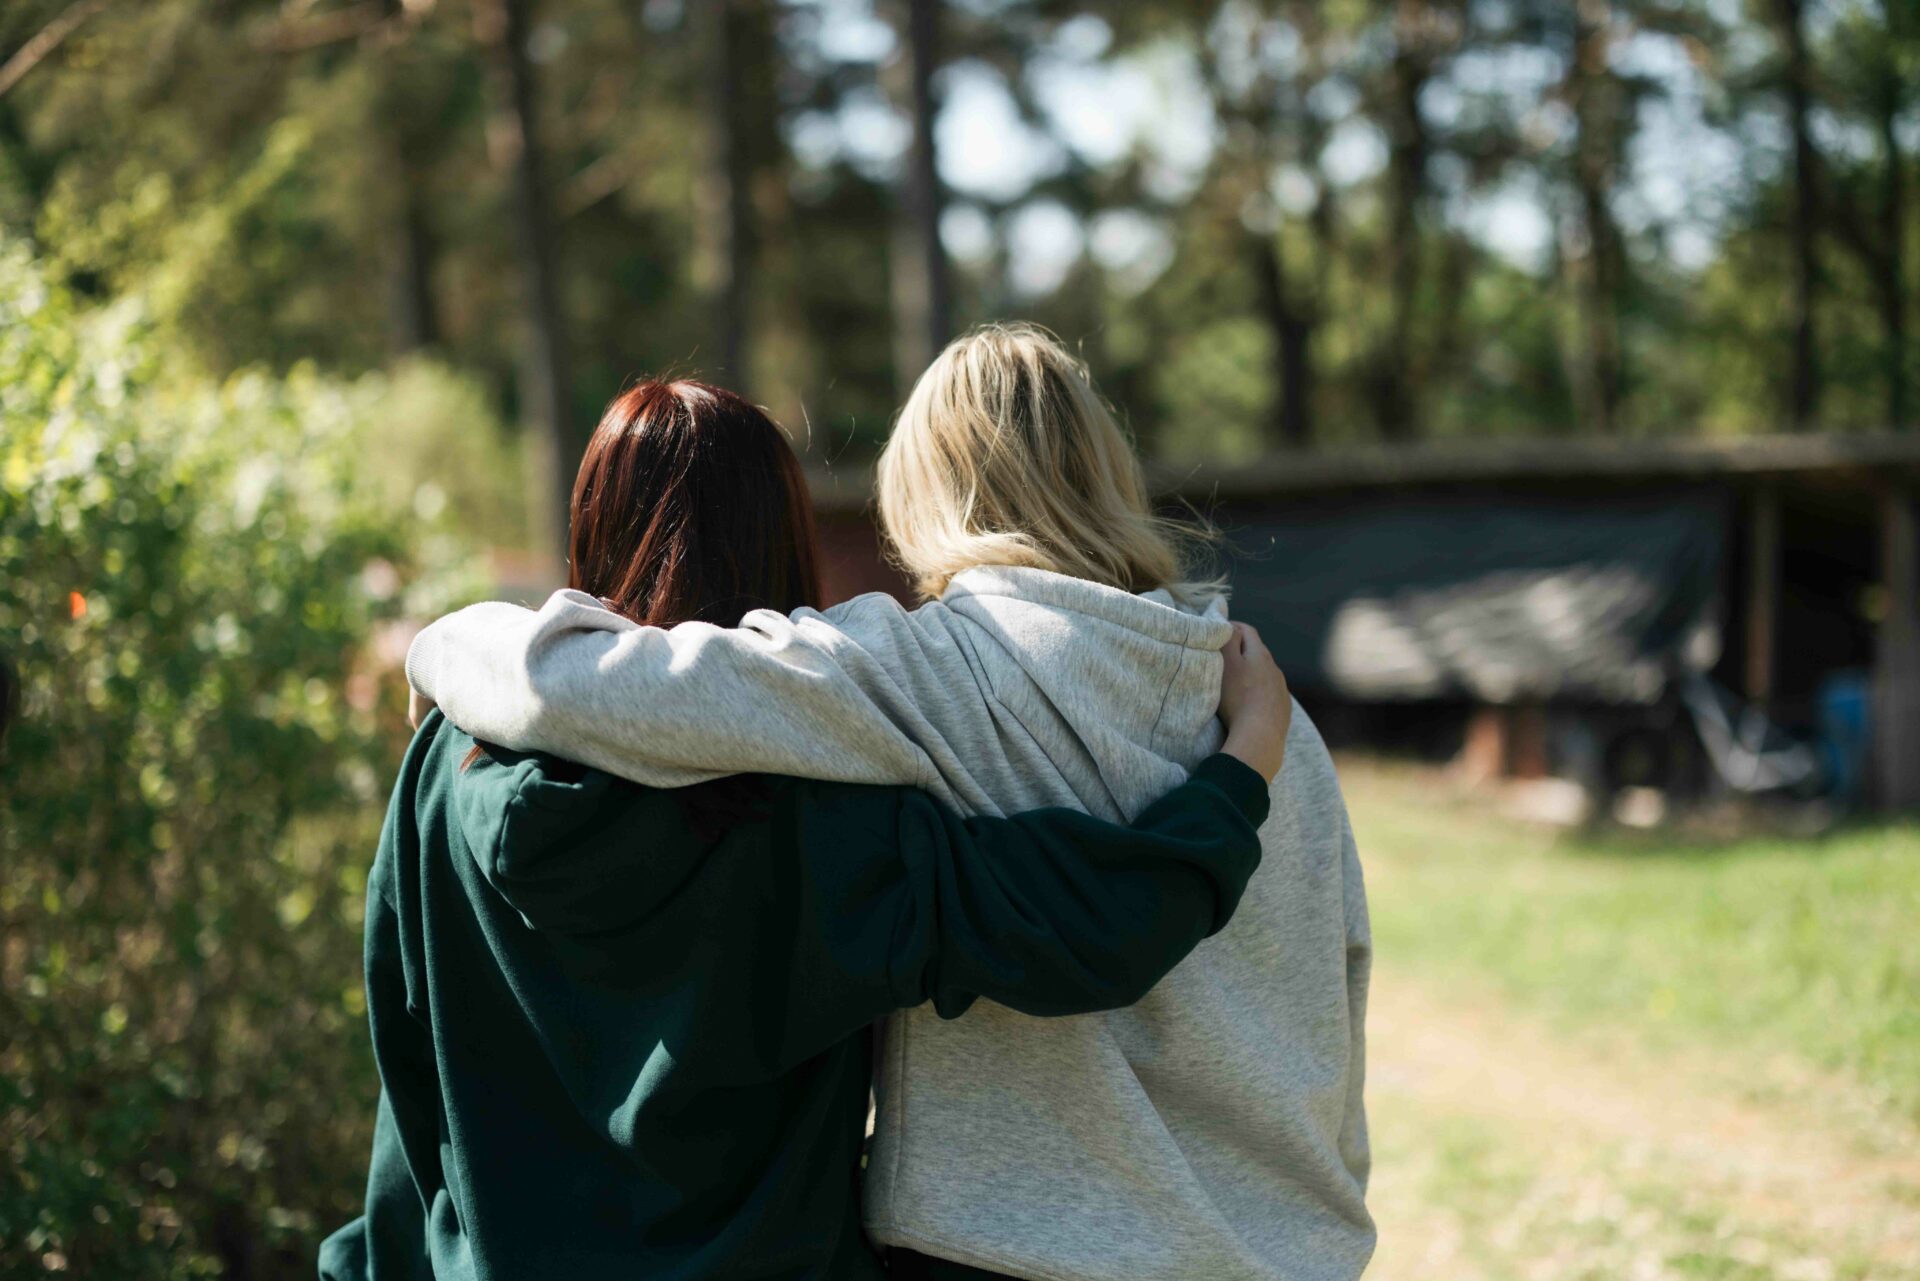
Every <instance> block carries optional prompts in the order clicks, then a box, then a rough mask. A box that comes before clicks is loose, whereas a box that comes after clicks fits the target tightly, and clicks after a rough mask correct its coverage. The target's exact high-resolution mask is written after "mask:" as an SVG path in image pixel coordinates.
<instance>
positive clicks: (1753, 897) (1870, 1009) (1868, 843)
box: [1344, 765, 1920, 1120]
mask: <svg viewBox="0 0 1920 1281" xmlns="http://www.w3.org/2000/svg"><path fill="white" fill-rule="evenodd" d="M1344 777H1345V781H1346V785H1347V789H1348V797H1349V803H1350V807H1351V809H1352V811H1353V815H1354V825H1355V829H1356V832H1357V835H1358V838H1359V840H1360V842H1361V850H1362V855H1363V857H1364V858H1365V859H1366V863H1367V870H1368V877H1369V887H1370V889H1371V891H1372V906H1373V919H1374V930H1375V934H1376V940H1377V947H1378V950H1379V951H1380V952H1381V953H1382V954H1383V955H1384V956H1386V957H1388V958H1389V959H1390V962H1391V964H1392V965H1394V966H1396V967H1399V968H1401V969H1404V970H1408V971H1413V972H1418V973H1421V974H1423V975H1432V976H1443V975H1453V976H1458V977H1461V978H1470V979H1479V980H1485V981H1487V982H1489V983H1491V984H1492V985H1493V986H1494V987H1495V988H1496V989H1497V990H1498V992H1499V993H1500V994H1501V995H1503V996H1505V997H1508V998H1510V999H1513V1000H1515V1001H1517V1002H1520V1003H1522V1004H1523V1005H1525V1006H1526V1007H1528V1008H1529V1009H1531V1010H1535V1011H1538V1012H1540V1013H1542V1014H1545V1015H1548V1016H1550V1017H1554V1018H1556V1019H1560V1020H1575V1021H1582V1022H1586V1021H1592V1020H1600V1021H1603V1022H1604V1023H1606V1024H1608V1025H1610V1026H1613V1027H1615V1028H1617V1029H1620V1030H1626V1031H1630V1032H1631V1033H1632V1034H1634V1035H1636V1036H1638V1037H1640V1038H1642V1039H1645V1040H1648V1041H1651V1042H1654V1043H1675V1044H1681V1045H1684V1044H1687V1043H1692V1044H1695V1045H1699V1046H1702V1047H1707V1048H1711V1049H1715V1050H1720V1051H1724V1052H1731V1051H1733V1050H1735V1049H1738V1050H1740V1051H1743V1052H1746V1053H1749V1054H1755V1055H1760V1056H1766V1057H1772V1056H1776V1055H1784V1056H1789V1057H1791V1058H1794V1059H1798V1060H1800V1061H1802V1062H1804V1063H1805V1064H1806V1065H1808V1066H1811V1067H1815V1068H1820V1069H1824V1070H1827V1071H1834V1072H1841V1073H1845V1074H1846V1075H1847V1076H1848V1077H1850V1078H1851V1079H1852V1080H1853V1081H1855V1082H1856V1083H1857V1084H1858V1085H1859V1086H1860V1087H1861V1089H1862V1090H1863V1091H1865V1092H1866V1093H1867V1094H1868V1095H1869V1096H1870V1097H1871V1098H1872V1099H1874V1100H1875V1101H1876V1102H1878V1103H1880V1104H1881V1105H1884V1106H1888V1107H1890V1108H1892V1109H1894V1110H1897V1111H1898V1112H1900V1113H1903V1114H1904V1115H1906V1116H1907V1117H1909V1118H1910V1119H1915V1120H1920V825H1916V824H1913V823H1904V824H1892V825H1875V826H1861V827H1855V828H1851V829H1841V830H1840V831H1838V832H1836V833H1833V834H1831V835H1828V836H1825V837H1819V838H1805V837H1751V838H1744V839H1739V840H1735V841H1731V842H1728V843H1722V844H1702V843H1700V842H1699V841H1698V840H1688V839H1686V838H1679V837H1674V836H1670V835H1659V834H1647V833H1613V834H1607V835H1592V834H1568V833H1558V832H1554V831H1550V830H1546V829H1539V828H1531V827H1526V826H1521V825H1519V824H1515V823H1512V822H1510V821H1507V820H1504V819H1501V818H1498V817H1495V816H1493V815H1491V814H1489V813H1488V812H1487V811H1488V809H1489V807H1490V806H1489V802H1488V801H1487V800H1486V799H1485V798H1478V799H1476V798H1475V797H1473V796H1471V795H1465V796H1463V795H1459V794H1457V793H1454V792H1452V791H1450V790H1449V789H1448V788H1446V787H1445V786H1444V785H1439V786H1436V785H1435V784H1434V782H1433V781H1432V780H1430V779H1426V778H1420V777H1416V776H1412V775H1409V774H1407V773H1405V772H1401V771H1395V770H1391V769H1384V768H1380V767H1369V766H1366V765H1357V766H1349V767H1348V768H1347V769H1346V770H1345V774H1344ZM1758 1084H1759V1082H1756V1086H1758Z"/></svg>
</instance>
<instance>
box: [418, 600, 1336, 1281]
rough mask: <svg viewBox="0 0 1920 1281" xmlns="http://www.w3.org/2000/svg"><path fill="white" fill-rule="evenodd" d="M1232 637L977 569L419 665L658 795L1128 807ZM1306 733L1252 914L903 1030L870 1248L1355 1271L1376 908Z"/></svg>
mask: <svg viewBox="0 0 1920 1281" xmlns="http://www.w3.org/2000/svg"><path fill="white" fill-rule="evenodd" d="M1228 634H1229V628H1228V626H1227V623H1226V618H1225V611H1224V608H1223V607H1221V606H1220V605H1218V604H1215V605H1214V606H1212V607H1210V608H1209V609H1208V610H1207V611H1206V612H1203V613H1197V612H1192V611H1189V610H1187V609H1184V608H1182V607H1180V606H1179V605H1178V604H1177V603H1176V602H1175V601H1174V600H1173V599H1172V598H1171V597H1169V596H1168V595H1167V594H1166V593H1164V592H1153V593H1148V594H1146V595H1142V596H1134V595H1129V594H1127V593H1125V592H1121V591H1118V590H1115V589H1113V588H1107V587H1102V586H1099V585H1097V584H1094V583H1089V582H1085V581H1082V580H1079V579H1073V578H1066V577H1062V576H1060V575H1056V574H1049V573H1045V572H1043V571H1039V570H1029V569H1014V568H986V569H973V570H969V571H967V572H965V573H963V574H961V575H959V576H958V577H956V578H955V579H954V581H953V583H952V585H951V586H950V587H949V588H948V590H947V592H946V594H945V595H944V596H943V597H942V599H941V600H940V601H938V602H936V603H933V604H930V605H925V606H922V607H921V608H919V609H917V610H913V611H911V612H909V611H908V610H906V609H904V608H903V607H902V606H901V605H899V604H898V602H896V601H894V600H892V599H891V598H889V597H886V596H880V595H874V596H863V597H860V598H858V599H856V600H853V601H849V602H847V603H846V604H844V605H840V606H836V607H835V608H834V609H832V610H829V611H827V612H826V613H825V614H821V613H817V612H814V611H811V610H802V611H799V612H797V613H795V614H794V615H793V616H792V617H791V618H788V617H782V616H780V615H777V614H772V613H768V612H765V611H761V612H756V613H754V614H751V615H749V616H748V617H747V618H746V619H745V620H743V622H742V625H741V626H740V627H739V628H735V629H725V628H716V627H711V626H708V625H705V624H699V623H689V624H684V625H682V626H680V627H677V628H674V629H672V630H671V631H662V630H660V629H657V628H642V627H638V626H636V625H634V624H633V623H631V622H628V621H627V620H625V619H623V618H621V617H619V616H618V615H615V614H613V613H611V612H610V611H608V610H606V609H604V608H602V607H601V606H600V605H599V604H598V603H597V602H596V601H594V600H593V599H592V598H591V597H588V596H585V595H583V594H581V593H578V592H560V593H557V594H556V595H555V596H554V597H553V598H552V599H551V600H549V601H548V602H547V604H546V605H545V606H544V607H543V608H542V609H541V610H539V611H538V612H537V613H536V612H531V611H528V610H525V609H521V608H519V607H517V606H512V605H500V604H489V605H476V606H474V607H472V608H470V609H466V610H462V611H461V612H459V613H457V614H453V615H451V616H449V617H447V618H444V619H442V620H440V621H439V622H438V623H435V624H434V625H433V626H432V627H429V628H428V629H427V630H426V631H424V632H422V633H421V635H420V637H419V638H418V639H417V640H416V641H415V642H414V646H413V649H412V652H411V653H410V654H409V655H408V659H407V671H408V676H409V677H410V679H411V680H412V682H413V684H414V686H415V687H416V688H417V689H419V690H420V691H421V692H422V693H423V694H426V695H427V696H428V697H430V698H432V699H434V700H435V701H436V702H438V703H439V704H440V706H441V707H442V709H444V710H445V712H446V713H447V715H448V716H449V717H450V718H451V719H452V720H453V721H454V723H455V724H457V725H459V726H461V727H462V728H464V729H466V730H468V731H469V732H471V733H473V734H475V735H476V736H478V737H481V738H484V739H487V740H490V741H493V742H496V743H500V744H502V745H504V746H508V747H514V748H521V749H538V750H545V751H551V752H556V753H559V754H562V755H565V756H568V757H571V758H573V759H576V760H580V761H583V762H585V763H587V764H589V765H594V766H598V767H599V768H602V769H605V770H607V771H609V772H611V773H615V774H621V775H624V776H626V777H628V778H632V779H635V780H637V781H639V782H642V783H649V784H653V785H656V786H660V785H675V784H684V783H691V782H695V781H698V780H701V779H704V778H708V777H711V776H713V775H715V774H719V773H734V772H740V771H754V772H764V773H774V774H795V775H802V776H810V777H814V778H823V779H840V780H846V781H852V782H873V783H915V784H919V785H920V786H923V787H926V788H928V789H930V790H932V791H934V792H935V793H937V794H939V795H941V796H943V797H944V798H945V799H947V800H949V801H951V802H953V803H955V804H957V805H959V806H960V807H961V808H963V809H967V810H971V811H976V812H984V813H994V814H1001V813H1008V812H1012V811H1016V810H1020V809H1026V808H1031V807H1034V806H1040V805H1059V804H1065V805H1075V806H1078V807H1079V808H1082V809H1085V810H1087V811H1089V812H1091V813H1094V814H1097V815H1100V816H1101V817H1105V818H1128V817H1131V816H1132V815H1133V814H1135V813H1136V812H1137V811H1138V810H1140V809H1141V808H1142V807H1144V806H1145V805H1146V804H1147V803H1148V802H1150V801H1151V800H1152V799H1153V798H1154V797H1156V796H1158V795H1160V794H1161V793H1162V792H1164V791H1166V790H1168V789H1169V788H1170V787H1173V786H1174V785H1176V784H1178V783H1179V782H1180V781H1181V780H1182V779H1183V778H1184V777H1185V776H1186V773H1187V771H1189V770H1190V769H1192V767H1193V766H1194V765H1196V764H1197V763H1198V762H1199V761H1200V760H1202V759H1204V758H1205V757H1206V756H1207V755H1208V754H1209V753H1210V752H1211V751H1213V750H1214V749H1215V748H1216V747H1217V746H1218V745H1219V743H1220V740H1221V730H1220V726H1219V722H1218V721H1217V720H1216V719H1215V717H1214V709H1215V705H1216V703H1217V701H1218V695H1219V682H1220V660H1219V650H1220V648H1221V646H1222V645H1224V644H1225V643H1226V639H1227V636H1228ZM1293 726H1294V727H1293V733H1292V736H1291V738H1290V739H1289V741H1288V744H1287V763H1286V767H1285V768H1284V769H1283V770H1282V771H1281V774H1280V776H1279V778H1278V779H1277V780H1276V781H1275V784H1274V793H1273V807H1272V815H1271V817H1270V818H1269V819H1268V821H1267V823H1266V825H1265V826H1264V827H1262V829H1261V840H1262V845H1263V849H1264V861H1263V863H1262V866H1261V869H1260V871H1259V872H1258V873H1257V874H1256V875H1255V876H1254V878H1253V882H1252V884H1251V885H1250V886H1249V887H1248V890H1247V893H1246V896H1245V898H1244V899H1243V901H1242V904H1241V908H1240V913H1239V915H1238V916H1237V917H1235V919H1234V921H1233V923H1232V924H1231V925H1230V926H1228V928H1227V929H1226V930H1224V931H1222V932H1221V933H1220V934H1219V935H1218V936H1216V937H1215V938H1213V939H1212V940H1210V941H1209V942H1207V943H1206V944H1203V945H1202V946H1201V947H1200V948H1199V949H1198V950H1197V951H1195V952H1194V953H1193V955H1192V956H1190V957H1189V958H1188V959H1187V960H1186V961H1185V962H1184V963H1182V964H1181V965H1180V966H1179V967H1178V968H1176V969H1175V970H1174V972H1173V973H1172V974H1171V975H1169V976H1168V977H1167V978H1166V979H1165V980H1164V981H1162V983H1161V984H1160V985H1159V987H1157V988H1155V989H1154V991H1153V992H1152V993H1151V994H1150V995H1149V996H1148V997H1147V998H1146V999H1145V1000H1143V1001H1141V1002H1140V1003H1139V1004H1138V1005H1135V1006H1133V1007H1132V1008H1130V1009H1126V1010H1121V1011H1116V1012H1113V1013H1109V1014H1103V1015H1092V1016H1085V1017H1077V1018H1066V1019H1034V1018H1028V1017H1025V1016H1022V1015H1019V1014H1016V1013H1014V1012H1012V1011H1010V1010H1007V1009H1004V1008H1002V1007H999V1006H995V1005H991V1004H982V1005H980V1006H977V1007H975V1010H974V1012H973V1013H971V1014H969V1015H967V1016H966V1017H965V1018H962V1019H959V1020H956V1021H953V1022H950V1023H943V1022H942V1021H941V1020H939V1019H938V1018H936V1017H934V1016H933V1015H932V1014H931V1012H928V1011H924V1010H922V1011H909V1012H908V1013H906V1014H902V1015H899V1016H897V1017H895V1018H894V1019H893V1020H891V1022H890V1023H889V1025H888V1027H887V1029H886V1035H885V1038H884V1049H883V1063H882V1071H881V1072H880V1074H879V1078H878V1085H877V1092H878V1095H879V1109H878V1114H877V1118H876V1129H875V1135H874V1147H873V1151H872V1154H871V1159H870V1161H869V1165H868V1175H867V1189H866V1192H867V1211H866V1214H867V1226H868V1229H869V1231H870V1232H871V1233H872V1235H873V1236H874V1237H875V1239H877V1240H878V1241H880V1242H882V1243H886V1244H896V1245H907V1246H912V1247H913V1248H915V1249H918V1250H920V1251H922V1252H924V1253H928V1254H934V1255H940V1256H943V1257H946V1258H951V1259H957V1260H960V1261H962V1262H965V1263H970V1264H973V1265H975V1266H977V1267H983V1268H988V1269H992V1270H995V1271H999V1272H1006V1273H1011V1274H1013V1275H1015V1276H1021V1277H1029V1278H1048V1279H1051V1281H1137V1279H1139V1278H1161V1277H1167V1278H1195V1279H1196V1281H1203V1279H1204V1281H1216V1279H1217V1281H1281V1279H1282V1278H1285V1279H1287V1281H1352V1279H1353V1278H1355V1277H1358V1276H1359V1275H1360V1273H1361V1271H1362V1270H1363V1269H1364V1267H1365V1265H1366V1262H1367V1259H1368V1258H1369V1256H1370V1255H1371V1253H1372V1249H1373V1240H1374V1233H1373V1226H1372V1221H1371V1220H1370V1218H1369V1217H1368V1214H1367V1211H1366V1206H1365V1202H1364V1194H1365V1187H1366V1178H1367V1160H1368V1157H1367V1139H1366V1120H1365V1113H1364V1110H1363V1107H1362V1102H1361V1084H1362V1077H1363V1043H1364V1042H1363V1024H1364V1020H1365V1008H1366V991H1367V978H1368V970H1369V966H1370V961H1371V944H1370V937H1369V933H1368V928H1367V913H1366V900H1365V894H1364V891H1363V889H1362V886H1361V879H1360V866H1359V861H1358V858H1357V856H1356V854H1355V851H1354V846H1353V838H1352V834H1351V831H1350V829H1349V827H1348V825H1347V818H1346V810H1345V806H1344V804H1343V803H1342V801H1341V798H1340V790H1339V784H1338V782H1337V780H1336V779H1335V777H1334V772H1333V765H1332V762H1331V760H1330V759H1329V758H1328V756H1327V753H1326V748H1325V747H1324V745H1323V744H1322V743H1321V741H1320V738H1319V735H1318V734H1317V733H1316V732H1315V730H1314V728H1313V726H1312V724H1311V722H1309V721H1308V719H1307V718H1306V716H1305V715H1304V713H1301V712H1299V711H1298V710H1297V709H1296V711H1295V716H1294V722H1293Z"/></svg>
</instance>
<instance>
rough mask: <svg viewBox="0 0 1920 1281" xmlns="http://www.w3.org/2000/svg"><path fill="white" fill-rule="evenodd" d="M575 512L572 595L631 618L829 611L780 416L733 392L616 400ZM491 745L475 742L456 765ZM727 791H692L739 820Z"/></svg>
mask: <svg viewBox="0 0 1920 1281" xmlns="http://www.w3.org/2000/svg"><path fill="white" fill-rule="evenodd" d="M569 514H570V515H571V517H572V527H573V532H572V536H571V538H570V540H569V545H568V550H567V586H569V587H573V588H577V589H579V590H580V591H583V592H586V593H588V594H589V595H593V596H598V597H599V598H600V599H601V600H603V601H605V602H606V604H607V606H608V607H609V608H610V609H612V610H614V611H615V612H616V613H620V614H624V615H626V616H627V617H628V618H631V619H632V620H633V621H635V622H636V623H643V624H647V625H649V626H656V627H672V626H673V625H674V624H676V623H686V622H694V621H699V622H703V623H713V624H716V625H717V626H720V627H732V626H733V625H734V624H735V623H738V622H739V621H740V618H741V616H742V615H744V614H746V613H748V612H749V611H751V610H756V609H771V610H776V611H778V612H779V613H782V614H786V613H790V612H792V611H793V610H796V609H799V608H800V607H802V606H805V605H812V606H817V605H819V603H820V568H819V552H818V549H817V546H816V543H817V541H818V537H819V536H818V534H817V533H816V532H815V529H814V523H813V499H812V498H811V496H810V495H809V494H808V493H807V480H806V476H805V474H804V473H803V472H801V470H800V460H799V459H798V458H796V457H795V456H794V453H793V449H792V447H791V446H789V445H788V444H787V438H786V436H785V435H784V434H783V433H782V432H781V430H780V428H779V427H777V426H775V425H774V422H773V420H772V419H771V418H769V417H767V415H766V414H765V413H764V412H763V411H762V410H761V409H760V408H759V407H758V406H756V405H753V404H750V403H749V402H748V401H746V400H744V399H742V398H741V397H739V396H736V395H734V394H733V393H732V392H730V391H727V390H726V389H724V388H721V387H713V386H709V385H708V384H706V383H700V382H691V381H686V380H678V381H674V382H653V381H650V382H644V383H641V384H640V385H639V386H637V387H635V388H633V389H632V390H631V391H627V392H625V393H623V394H621V395H620V396H618V397H617V398H615V400H614V402H613V403H612V404H610V405H608V406H607V412H606V413H605V414H604V415H602V417H601V419H600V425H599V426H598V427H596V428H595V429H594V432H593V439H592V440H590V441H588V442H587V452H586V457H584V458H583V459H581V461H580V472H579V474H578V475H577V476H576V477H575V478H574V482H573V501H572V503H571V505H570V512H569ZM485 750H486V749H485V747H484V745H482V744H480V743H475V744H474V746H473V748H472V749H471V750H470V751H468V753H467V756H466V759H465V760H464V761H462V762H461V765H460V768H461V769H463V770H464V769H466V768H468V767H470V766H471V765H472V764H473V763H474V762H475V761H476V760H478V759H479V758H480V756H481V754H482V753H483V752H484V751H485ZM724 783H726V780H720V781H719V782H715V783H710V784H707V785H706V787H704V788H694V789H690V791H691V792H695V793H699V794H700V796H701V799H702V803H704V804H707V805H709V806H710V807H711V806H717V807H718V812H720V813H724V814H727V815H730V816H732V817H734V818H738V817H739V815H740V814H741V813H743V812H746V811H747V810H748V809H750V805H749V804H748V802H749V800H750V799H751V798H750V797H749V796H748V795H747V794H746V793H743V792H741V791H740V789H739V788H737V787H728V786H722V784H724ZM696 819H697V820H698V822H699V825H701V826H703V827H705V826H708V825H709V824H708V820H707V819H706V818H701V817H700V816H699V815H696ZM715 830H718V829H717V828H716V829H715Z"/></svg>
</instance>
